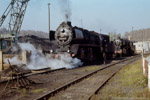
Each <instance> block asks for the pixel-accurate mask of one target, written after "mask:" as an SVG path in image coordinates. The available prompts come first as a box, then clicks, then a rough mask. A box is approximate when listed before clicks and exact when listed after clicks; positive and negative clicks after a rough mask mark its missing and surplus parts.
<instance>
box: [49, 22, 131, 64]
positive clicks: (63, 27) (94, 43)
mask: <svg viewBox="0 0 150 100" xmlns="http://www.w3.org/2000/svg"><path fill="white" fill-rule="evenodd" d="M49 36H50V37H49V38H50V41H51V42H50V43H51V44H50V48H51V50H50V52H51V53H53V54H58V53H62V54H64V53H69V54H70V55H71V56H72V57H77V58H79V59H80V60H82V61H83V62H93V61H100V60H101V61H102V60H104V59H105V58H107V59H111V58H112V57H113V56H114V55H118V54H120V55H122V56H124V55H133V54H134V46H133V43H131V42H130V41H128V40H124V39H117V40H115V41H113V42H111V41H110V39H109V36H108V35H105V34H99V33H96V32H94V31H88V30H86V29H83V28H79V27H76V26H75V27H72V25H71V22H63V23H62V24H60V25H59V27H58V28H57V30H56V32H51V33H50V35H49Z"/></svg>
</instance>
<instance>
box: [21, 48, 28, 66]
mask: <svg viewBox="0 0 150 100" xmlns="http://www.w3.org/2000/svg"><path fill="white" fill-rule="evenodd" d="M22 62H23V63H24V64H27V51H23V52H22Z"/></svg>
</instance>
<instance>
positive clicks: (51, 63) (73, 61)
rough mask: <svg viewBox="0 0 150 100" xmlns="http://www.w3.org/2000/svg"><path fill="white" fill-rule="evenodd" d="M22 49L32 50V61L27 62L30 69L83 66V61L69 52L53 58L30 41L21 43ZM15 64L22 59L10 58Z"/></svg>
mask: <svg viewBox="0 0 150 100" xmlns="http://www.w3.org/2000/svg"><path fill="white" fill-rule="evenodd" d="M19 46H20V48H21V50H22V51H23V50H27V51H31V56H30V61H29V62H28V63H27V68H28V69H43V68H48V67H50V68H51V69H58V68H67V69H70V68H75V67H78V66H81V65H82V63H81V61H80V60H79V59H77V58H72V57H71V56H70V55H69V54H64V55H61V54H59V58H58V59H53V58H52V57H49V58H47V57H45V55H43V54H41V53H39V50H37V49H36V48H35V47H34V46H33V45H32V44H30V43H19ZM5 62H7V61H5ZM10 62H11V63H13V64H19V62H20V63H21V61H20V60H19V59H18V58H17V57H14V58H12V59H11V60H10Z"/></svg>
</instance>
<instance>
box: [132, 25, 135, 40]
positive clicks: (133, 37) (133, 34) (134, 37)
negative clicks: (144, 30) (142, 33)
mask: <svg viewBox="0 0 150 100" xmlns="http://www.w3.org/2000/svg"><path fill="white" fill-rule="evenodd" d="M133 29H134V27H133V26H132V32H131V40H133V38H135V37H134V34H133Z"/></svg>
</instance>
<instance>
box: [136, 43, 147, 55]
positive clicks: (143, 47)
mask: <svg viewBox="0 0 150 100" xmlns="http://www.w3.org/2000/svg"><path fill="white" fill-rule="evenodd" d="M134 45H135V50H136V53H142V51H143V52H144V53H149V52H150V41H143V42H135V43H134Z"/></svg>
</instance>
